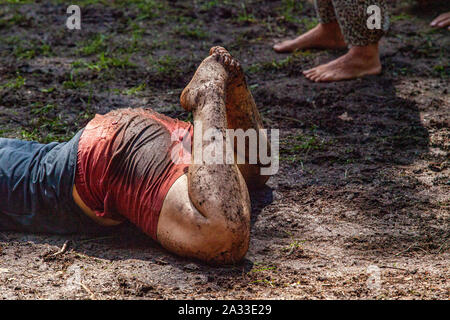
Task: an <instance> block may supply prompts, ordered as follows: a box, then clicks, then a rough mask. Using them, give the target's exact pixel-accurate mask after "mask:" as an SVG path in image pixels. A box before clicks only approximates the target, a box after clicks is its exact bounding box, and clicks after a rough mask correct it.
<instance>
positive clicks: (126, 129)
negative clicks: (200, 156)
mask: <svg viewBox="0 0 450 320" xmlns="http://www.w3.org/2000/svg"><path fill="white" fill-rule="evenodd" d="M192 135H193V126H192V125H191V124H190V123H187V122H183V121H179V120H176V119H172V118H169V117H166V116H164V115H161V114H159V113H156V112H154V111H152V110H150V109H121V110H116V111H112V112H110V113H108V114H106V115H96V116H95V118H94V119H93V120H92V121H90V122H89V123H88V125H87V126H86V128H85V129H84V132H83V134H82V136H81V138H80V141H79V146H78V161H77V172H76V178H75V185H76V188H77V191H78V193H79V195H80V197H81V199H82V200H83V202H84V203H85V204H86V205H87V206H88V207H89V208H90V209H91V210H93V211H94V212H95V214H96V215H97V216H99V217H106V218H111V219H115V220H125V219H128V220H130V221H131V222H132V223H134V224H135V225H137V226H138V227H139V228H140V229H141V230H143V231H144V232H145V233H147V234H148V235H150V236H151V237H152V238H153V239H155V240H156V230H157V225H158V219H159V213H160V211H161V208H162V205H163V202H164V199H165V197H166V195H167V192H168V191H169V189H170V187H171V186H172V184H173V183H174V182H175V181H176V180H177V179H178V178H179V177H180V176H182V175H183V174H184V173H187V170H188V167H189V162H190V158H191V155H190V151H191V149H190V143H191V139H192ZM186 142H188V143H186ZM188 146H189V147H188ZM174 156H175V157H174ZM174 160H175V161H174Z"/></svg>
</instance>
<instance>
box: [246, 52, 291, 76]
mask: <svg viewBox="0 0 450 320" xmlns="http://www.w3.org/2000/svg"><path fill="white" fill-rule="evenodd" d="M292 61H293V56H289V57H287V58H285V59H282V60H275V59H273V60H272V61H266V62H259V63H255V64H252V65H251V66H249V67H248V68H247V71H248V72H249V73H258V72H268V71H279V70H281V69H284V68H287V67H288V66H289V65H290V64H291V63H292Z"/></svg>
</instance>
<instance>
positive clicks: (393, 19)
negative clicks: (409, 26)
mask: <svg viewBox="0 0 450 320" xmlns="http://www.w3.org/2000/svg"><path fill="white" fill-rule="evenodd" d="M413 19H414V17H413V16H411V15H409V14H406V13H404V12H402V13H400V14H397V15H391V17H390V20H391V22H396V21H401V20H413Z"/></svg>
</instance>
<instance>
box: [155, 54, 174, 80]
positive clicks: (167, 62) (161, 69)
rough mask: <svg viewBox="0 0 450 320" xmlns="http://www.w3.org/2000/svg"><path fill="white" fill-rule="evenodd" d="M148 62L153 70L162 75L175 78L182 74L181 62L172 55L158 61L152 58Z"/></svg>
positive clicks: (162, 57)
mask: <svg viewBox="0 0 450 320" xmlns="http://www.w3.org/2000/svg"><path fill="white" fill-rule="evenodd" d="M148 61H149V64H150V67H151V69H152V70H153V71H154V72H156V73H158V74H160V75H163V76H169V75H170V76H173V75H176V74H179V73H180V72H181V70H180V67H179V63H180V60H179V59H177V58H175V57H173V56H171V55H164V56H161V57H159V58H158V59H155V58H154V57H153V56H150V57H149V58H148Z"/></svg>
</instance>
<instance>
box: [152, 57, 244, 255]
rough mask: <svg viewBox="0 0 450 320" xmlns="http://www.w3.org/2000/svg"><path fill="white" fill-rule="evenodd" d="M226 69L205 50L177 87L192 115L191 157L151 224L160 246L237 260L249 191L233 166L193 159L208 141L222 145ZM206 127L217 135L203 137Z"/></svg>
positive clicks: (207, 145) (224, 139)
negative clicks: (155, 223) (155, 226)
mask: <svg viewBox="0 0 450 320" xmlns="http://www.w3.org/2000/svg"><path fill="white" fill-rule="evenodd" d="M218 58H219V59H218ZM229 74H230V73H229V71H228V70H227V66H226V65H225V64H224V60H223V59H220V57H218V55H213V56H210V57H208V58H206V59H205V60H204V61H203V62H202V64H201V65H200V67H199V68H198V69H197V72H196V73H195V75H194V77H193V79H192V81H191V82H190V83H189V85H188V86H187V87H186V88H185V90H184V91H183V94H182V96H181V103H182V105H183V107H184V108H185V109H187V110H192V111H193V115H194V139H193V140H194V144H193V151H192V154H193V157H192V163H191V165H190V167H189V171H188V174H187V175H184V176H182V177H181V178H179V179H178V180H177V181H176V182H175V183H174V185H173V186H172V187H171V189H170V190H169V192H168V194H167V196H166V198H165V200H164V204H163V208H162V210H161V214H160V217H159V221H158V229H157V238H158V241H159V242H160V243H161V244H162V246H163V247H165V248H166V249H168V250H170V251H172V252H174V253H176V254H178V255H181V256H186V257H192V258H198V259H201V260H204V261H207V262H212V263H233V262H237V261H239V260H241V259H242V258H243V256H244V255H245V254H246V252H247V250H248V245H249V238H250V211H251V209H250V197H249V194H248V190H247V186H246V183H245V180H244V178H243V176H242V174H241V172H240V171H239V168H238V166H237V165H236V164H211V163H206V162H205V159H203V160H202V161H199V158H198V156H199V155H198V154H197V152H198V150H199V149H200V150H206V149H207V148H210V147H211V146H213V145H215V147H216V148H224V149H225V147H226V146H225V144H226V142H225V141H226V129H227V119H226V106H225V99H226V86H227V82H228V79H229ZM199 124H200V125H199ZM211 129H214V130H216V132H217V133H218V134H219V135H220V136H221V138H222V139H217V136H216V137H210V139H205V140H204V139H203V138H206V137H205V136H204V133H205V132H206V131H210V130H211ZM216 150H217V149H216ZM196 162H198V163H196Z"/></svg>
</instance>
